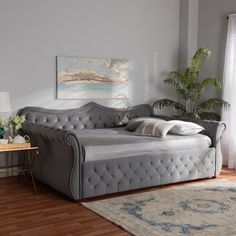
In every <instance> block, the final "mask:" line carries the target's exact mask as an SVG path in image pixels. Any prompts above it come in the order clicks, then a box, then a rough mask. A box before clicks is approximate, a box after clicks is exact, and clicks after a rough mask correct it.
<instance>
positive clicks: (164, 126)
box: [134, 119, 174, 137]
mask: <svg viewBox="0 0 236 236" xmlns="http://www.w3.org/2000/svg"><path fill="white" fill-rule="evenodd" d="M173 127H174V124H171V123H169V122H168V121H164V120H157V119H155V120H145V121H143V122H142V123H141V124H140V125H139V127H138V128H137V129H136V131H135V132H134V134H136V135H143V136H155V137H165V136H166V134H167V133H168V131H169V130H170V129H171V128H173Z"/></svg>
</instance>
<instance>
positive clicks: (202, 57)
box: [188, 48, 211, 73]
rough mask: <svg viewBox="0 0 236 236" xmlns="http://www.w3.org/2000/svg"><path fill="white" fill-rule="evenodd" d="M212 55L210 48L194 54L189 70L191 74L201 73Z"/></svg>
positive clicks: (200, 49)
mask: <svg viewBox="0 0 236 236" xmlns="http://www.w3.org/2000/svg"><path fill="white" fill-rule="evenodd" d="M210 55H211V52H210V50H209V49H208V48H199V49H198V50H197V51H196V53H195V54H194V56H193V58H192V61H191V64H190V66H189V67H188V70H189V71H190V72H194V73H199V71H200V70H201V68H202V66H203V64H204V63H205V62H206V60H207V59H208V58H209V57H210Z"/></svg>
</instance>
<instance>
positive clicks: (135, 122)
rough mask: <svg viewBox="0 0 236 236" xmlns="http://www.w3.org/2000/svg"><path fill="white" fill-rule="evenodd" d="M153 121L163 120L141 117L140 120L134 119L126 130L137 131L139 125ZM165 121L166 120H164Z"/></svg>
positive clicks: (129, 122)
mask: <svg viewBox="0 0 236 236" xmlns="http://www.w3.org/2000/svg"><path fill="white" fill-rule="evenodd" d="M149 120H150V121H152V120H162V119H158V118H153V117H139V118H134V119H132V120H129V121H128V123H127V125H126V127H125V129H126V130H128V131H135V130H136V129H137V128H138V127H139V125H141V124H142V123H143V121H149ZM162 121H164V120H162Z"/></svg>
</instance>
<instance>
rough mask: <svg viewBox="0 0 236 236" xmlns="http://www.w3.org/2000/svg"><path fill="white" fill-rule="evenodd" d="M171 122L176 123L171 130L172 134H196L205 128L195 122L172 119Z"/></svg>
mask: <svg viewBox="0 0 236 236" xmlns="http://www.w3.org/2000/svg"><path fill="white" fill-rule="evenodd" d="M169 123H170V124H173V125H174V126H173V128H171V129H170V131H169V133H171V134H179V135H194V134H198V133H199V132H201V131H203V130H204V128H203V127H202V126H200V125H198V124H195V123H193V122H188V121H182V120H170V121H169Z"/></svg>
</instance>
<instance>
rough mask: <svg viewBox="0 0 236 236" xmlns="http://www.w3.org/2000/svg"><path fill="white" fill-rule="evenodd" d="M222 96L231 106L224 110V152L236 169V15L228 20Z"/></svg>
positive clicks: (231, 166) (229, 163)
mask: <svg viewBox="0 0 236 236" xmlns="http://www.w3.org/2000/svg"><path fill="white" fill-rule="evenodd" d="M222 95H223V99H224V100H226V101H227V102H229V103H230V105H231V107H230V108H229V109H223V110H222V120H223V121H224V122H225V123H226V125H227V128H226V132H225V133H224V136H223V140H222V151H223V156H224V157H226V158H227V160H228V167H229V168H234V169H236V14H232V15H229V18H228V32H227V40H226V51H225V62H224V72H223V94H222Z"/></svg>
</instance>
